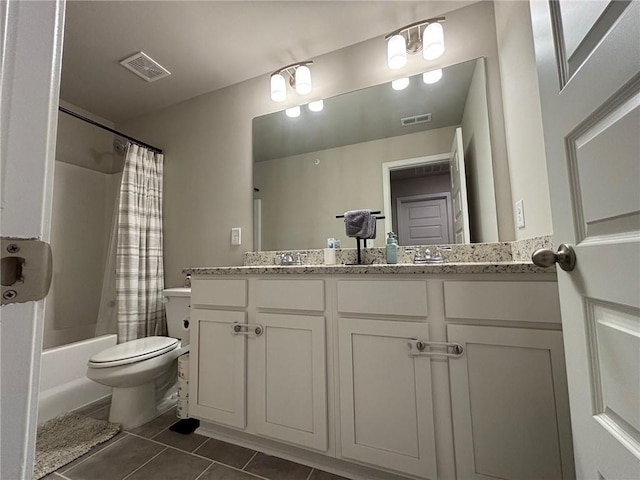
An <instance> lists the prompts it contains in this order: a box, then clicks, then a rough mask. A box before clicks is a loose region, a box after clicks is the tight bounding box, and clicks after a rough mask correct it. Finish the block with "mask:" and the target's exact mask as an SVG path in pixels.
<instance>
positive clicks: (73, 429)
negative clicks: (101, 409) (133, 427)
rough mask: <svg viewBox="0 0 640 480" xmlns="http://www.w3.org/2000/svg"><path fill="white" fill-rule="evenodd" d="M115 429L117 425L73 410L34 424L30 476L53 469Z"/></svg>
mask: <svg viewBox="0 0 640 480" xmlns="http://www.w3.org/2000/svg"><path fill="white" fill-rule="evenodd" d="M119 431H120V425H116V424H114V423H109V422H107V421H104V420H96V419H95V418H91V417H85V416H84V415H78V414H76V413H65V414H63V415H59V416H57V417H55V418H52V419H51V420H48V421H46V422H44V423H43V424H42V425H39V426H38V436H37V439H36V462H35V467H34V472H33V479H34V480H37V479H39V478H42V477H44V476H45V475H48V474H49V473H51V472H54V471H56V470H57V469H59V468H60V467H62V466H63V465H66V464H67V463H69V462H72V461H73V460H75V459H76V458H78V457H81V456H82V455H84V454H85V453H87V452H88V451H89V450H91V448H93V447H95V446H96V445H98V444H100V443H102V442H106V441H107V440H109V439H110V438H112V437H114V436H115V434H116V433H118V432H119Z"/></svg>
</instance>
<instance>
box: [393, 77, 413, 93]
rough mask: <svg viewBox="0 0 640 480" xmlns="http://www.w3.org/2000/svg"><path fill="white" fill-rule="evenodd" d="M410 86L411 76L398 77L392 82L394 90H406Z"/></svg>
mask: <svg viewBox="0 0 640 480" xmlns="http://www.w3.org/2000/svg"><path fill="white" fill-rule="evenodd" d="M408 86H409V77H404V78H398V79H397V80H394V81H393V82H391V88H393V89H394V90H404V89H405V88H407V87H408Z"/></svg>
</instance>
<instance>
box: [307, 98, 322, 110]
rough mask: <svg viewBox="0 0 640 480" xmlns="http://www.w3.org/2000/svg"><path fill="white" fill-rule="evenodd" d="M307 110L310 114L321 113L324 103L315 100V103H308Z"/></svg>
mask: <svg viewBox="0 0 640 480" xmlns="http://www.w3.org/2000/svg"><path fill="white" fill-rule="evenodd" d="M308 107H309V110H311V111H312V112H321V111H322V109H323V108H324V102H323V101H322V100H316V101H315V102H309V105H308Z"/></svg>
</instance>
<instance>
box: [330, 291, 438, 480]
mask: <svg viewBox="0 0 640 480" xmlns="http://www.w3.org/2000/svg"><path fill="white" fill-rule="evenodd" d="M426 290H427V289H426V282H425V281H424V280H396V281H389V280H338V281H337V285H336V292H337V314H338V319H337V321H338V344H339V349H338V365H339V367H338V371H339V391H340V401H339V411H340V439H341V449H340V453H341V456H342V457H343V458H348V459H353V460H357V461H360V462H364V463H367V464H370V465H377V466H379V467H382V468H385V469H390V470H395V471H398V472H403V473H407V474H411V475H415V476H417V477H420V478H429V479H436V478H437V472H436V470H437V469H436V450H435V431H434V424H433V395H432V389H433V385H432V381H431V360H430V359H429V358H428V357H411V356H409V355H408V353H409V340H411V339H424V340H426V339H428V338H429V325H428V323H427V313H428V308H427V295H426V293H427V292H426Z"/></svg>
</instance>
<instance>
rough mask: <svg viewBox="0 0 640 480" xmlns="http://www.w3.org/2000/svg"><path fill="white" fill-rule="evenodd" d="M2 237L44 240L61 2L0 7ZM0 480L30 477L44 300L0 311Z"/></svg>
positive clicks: (49, 194)
mask: <svg viewBox="0 0 640 480" xmlns="http://www.w3.org/2000/svg"><path fill="white" fill-rule="evenodd" d="M0 15H1V18H0V23H1V26H2V28H1V29H0V31H1V32H2V47H1V50H0V62H1V63H0V84H1V88H2V98H1V104H2V116H1V120H0V124H1V125H0V132H1V137H0V157H2V165H1V175H0V176H1V180H2V188H1V191H2V210H1V215H2V218H1V220H2V224H1V231H0V233H1V235H2V236H3V237H19V238H37V239H39V240H43V241H45V242H46V241H48V240H49V230H50V220H51V197H52V190H53V162H54V156H55V139H56V127H57V109H58V96H59V81H60V66H61V54H62V28H63V24H64V21H63V19H64V1H63V0H62V1H56V2H20V1H15V0H9V1H3V2H0ZM0 315H1V318H0V341H1V343H0V355H1V361H0V409H1V417H0V478H3V479H4V478H6V479H14V480H20V479H31V477H32V473H33V459H34V452H35V433H36V425H37V407H38V382H39V375H40V355H41V352H42V331H43V321H44V300H40V301H37V302H36V301H30V302H26V303H16V304H11V305H5V306H3V307H1V310H0Z"/></svg>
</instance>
